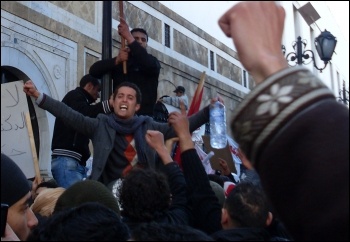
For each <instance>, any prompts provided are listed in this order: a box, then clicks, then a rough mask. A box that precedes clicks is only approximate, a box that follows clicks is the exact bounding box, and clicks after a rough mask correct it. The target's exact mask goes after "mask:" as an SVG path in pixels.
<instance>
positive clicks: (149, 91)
mask: <svg viewBox="0 0 350 242" xmlns="http://www.w3.org/2000/svg"><path fill="white" fill-rule="evenodd" d="M118 32H119V34H120V35H121V36H122V37H123V38H125V40H126V41H127V43H128V47H127V48H124V49H123V48H121V49H120V51H119V54H118V56H116V57H114V58H111V59H107V60H100V61H97V62H95V63H94V64H93V65H92V66H91V67H90V71H89V72H90V74H91V75H93V76H95V77H97V78H101V77H102V76H103V75H104V74H106V73H110V74H111V77H112V79H113V90H114V89H115V88H116V87H117V86H118V85H119V84H120V83H122V82H124V81H128V82H132V83H135V84H136V85H137V86H138V87H139V88H140V90H141V93H142V103H141V108H140V110H139V111H138V112H137V114H138V115H148V116H151V117H152V116H153V106H154V104H155V103H156V101H157V90H158V78H159V72H160V63H159V61H158V60H157V58H156V57H154V56H153V55H151V54H148V53H147V50H146V47H147V42H148V34H147V32H146V31H145V30H144V29H142V28H134V29H133V30H131V31H130V30H129V26H128V25H127V23H126V22H125V20H124V19H122V18H121V19H120V24H119V25H118ZM123 62H126V67H127V68H126V74H124V71H123Z"/></svg>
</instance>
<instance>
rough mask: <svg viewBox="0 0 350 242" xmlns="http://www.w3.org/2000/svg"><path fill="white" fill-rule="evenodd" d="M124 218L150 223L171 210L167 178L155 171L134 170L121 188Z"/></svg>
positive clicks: (127, 176)
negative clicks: (157, 216)
mask: <svg viewBox="0 0 350 242" xmlns="http://www.w3.org/2000/svg"><path fill="white" fill-rule="evenodd" d="M119 201H120V205H121V207H122V216H123V217H127V218H129V219H132V220H134V221H138V222H149V221H152V220H153V219H155V217H156V215H159V214H162V213H163V212H166V211H167V210H168V209H169V206H170V205H169V204H170V188H169V184H168V180H167V177H166V176H165V175H164V174H163V173H160V172H159V171H155V170H153V169H148V168H147V169H144V168H134V169H132V170H131V171H130V172H129V173H128V174H127V175H126V177H125V179H124V180H123V183H122V185H121V187H120V199H119Z"/></svg>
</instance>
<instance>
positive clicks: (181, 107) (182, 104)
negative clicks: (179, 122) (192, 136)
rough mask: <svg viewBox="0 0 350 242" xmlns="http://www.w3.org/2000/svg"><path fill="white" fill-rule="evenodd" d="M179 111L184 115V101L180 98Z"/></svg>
mask: <svg viewBox="0 0 350 242" xmlns="http://www.w3.org/2000/svg"><path fill="white" fill-rule="evenodd" d="M179 101H180V111H181V114H183V115H186V107H185V103H184V101H183V100H182V99H181V98H180V100H179Z"/></svg>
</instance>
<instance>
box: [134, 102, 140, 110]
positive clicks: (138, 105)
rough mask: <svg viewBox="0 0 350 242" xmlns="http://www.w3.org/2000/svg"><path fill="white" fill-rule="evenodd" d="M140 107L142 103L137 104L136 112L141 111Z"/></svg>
mask: <svg viewBox="0 0 350 242" xmlns="http://www.w3.org/2000/svg"><path fill="white" fill-rule="evenodd" d="M140 108H141V105H140V104H139V103H138V104H136V107H135V111H136V112H137V111H139V109H140Z"/></svg>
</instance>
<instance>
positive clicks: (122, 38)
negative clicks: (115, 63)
mask: <svg viewBox="0 0 350 242" xmlns="http://www.w3.org/2000/svg"><path fill="white" fill-rule="evenodd" d="M119 18H123V19H125V18H124V9H123V1H119ZM120 38H121V42H122V49H124V48H125V38H124V37H123V36H120ZM123 73H124V74H126V73H127V70H126V61H123Z"/></svg>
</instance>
